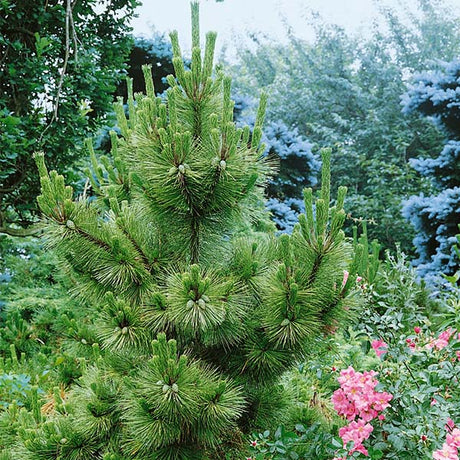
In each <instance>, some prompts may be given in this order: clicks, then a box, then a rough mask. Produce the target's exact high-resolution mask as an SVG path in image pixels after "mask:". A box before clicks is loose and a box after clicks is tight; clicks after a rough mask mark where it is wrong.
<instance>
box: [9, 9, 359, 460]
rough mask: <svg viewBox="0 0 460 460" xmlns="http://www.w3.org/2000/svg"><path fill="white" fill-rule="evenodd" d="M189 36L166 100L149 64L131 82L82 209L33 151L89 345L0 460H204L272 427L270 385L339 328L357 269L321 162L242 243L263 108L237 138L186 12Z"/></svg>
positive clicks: (256, 179) (258, 162) (252, 211)
mask: <svg viewBox="0 0 460 460" xmlns="http://www.w3.org/2000/svg"><path fill="white" fill-rule="evenodd" d="M192 34H193V40H192V45H193V49H192V60H191V68H190V70H186V69H185V68H184V61H183V58H182V55H181V51H180V48H179V43H178V37H177V33H176V32H173V33H172V34H171V41H172V46H173V52H174V58H173V63H174V69H175V74H176V78H174V77H168V83H169V85H170V88H169V89H168V91H167V100H166V101H164V100H162V99H161V98H157V97H156V96H155V89H154V87H153V83H152V75H151V69H150V68H149V67H144V69H143V70H144V75H145V83H146V93H147V94H145V95H144V94H136V95H135V96H133V94H132V89H131V88H132V82H131V81H130V80H128V94H129V100H128V105H129V117H128V118H126V117H125V112H124V110H123V106H122V102H123V101H121V100H119V101H118V102H117V103H116V104H115V110H116V113H117V115H118V125H119V127H120V129H121V133H122V135H121V137H117V136H116V135H114V134H113V135H112V154H111V158H108V157H103V158H98V157H97V155H96V153H95V152H94V151H91V157H92V160H93V171H92V174H91V177H90V179H91V182H92V184H93V190H94V192H95V193H96V195H97V198H96V199H93V197H90V198H89V197H87V196H82V197H79V198H78V199H76V200H74V199H73V191H72V188H71V187H69V186H66V185H65V184H64V179H63V177H62V176H61V175H59V174H58V173H57V172H56V171H51V172H50V173H49V172H48V171H47V169H46V166H45V162H44V157H43V154H37V155H36V161H37V164H38V168H39V172H40V178H41V184H42V193H41V195H40V196H39V198H38V202H39V205H40V208H41V209H42V211H43V213H44V215H45V224H46V231H45V234H46V238H47V241H48V244H49V245H50V246H51V247H53V248H54V249H55V250H56V251H57V253H58V254H59V255H60V257H61V260H62V264H63V269H65V270H67V271H68V272H69V273H70V274H71V276H72V277H73V278H74V279H75V280H78V283H79V284H78V287H77V289H76V291H75V294H76V296H77V297H79V298H80V299H85V300H86V301H88V302H90V303H91V304H92V305H94V308H95V309H96V310H98V311H99V313H98V322H97V324H96V330H97V336H98V343H97V344H96V343H95V344H94V345H93V348H94V355H95V360H94V362H93V363H92V364H91V365H89V366H88V369H87V371H86V372H85V374H84V376H83V377H82V379H81V382H80V385H79V387H78V388H76V389H74V390H73V394H72V396H71V397H70V399H69V400H68V401H67V400H66V401H64V400H62V399H60V398H59V394H57V395H56V402H55V415H54V416H53V417H48V418H46V419H45V417H44V415H43V414H40V413H39V411H35V422H34V423H35V424H34V425H33V426H30V425H29V426H28V430H22V431H21V432H20V440H19V441H18V443H17V445H16V446H15V447H14V448H13V449H12V451H11V452H12V454H11V456H12V457H11V458H21V459H25V460H26V459H33V460H38V459H41V460H45V459H46V460H47V459H72V460H80V459H81V460H83V459H85V460H88V459H90V458H91V459H104V460H122V459H168V460H169V459H188V460H190V459H195V458H196V459H201V458H216V457H215V456H216V454H215V452H216V449H217V448H218V445H219V444H220V442H221V441H222V439H228V438H229V437H230V438H232V437H233V438H234V439H237V438H238V433H239V432H240V433H241V432H243V433H244V432H248V431H249V430H251V429H252V428H254V427H267V426H273V425H274V424H276V423H277V421H278V418H279V415H280V413H282V411H283V409H284V408H285V406H286V403H287V401H286V399H287V398H286V394H285V393H284V390H283V387H282V386H281V385H279V378H280V376H281V375H282V374H283V373H284V372H285V371H286V370H288V369H289V368H291V366H292V365H294V364H295V363H296V362H299V361H300V360H302V359H305V358H307V357H308V356H309V354H310V353H311V350H312V347H313V345H314V343H315V342H317V341H321V338H322V337H323V336H324V335H325V334H328V333H329V332H330V331H331V329H333V328H335V327H336V326H337V325H339V324H340V321H342V320H343V318H344V317H346V316H348V315H350V314H351V312H350V310H349V309H350V307H351V306H353V305H354V303H355V300H354V295H353V293H354V292H355V289H354V286H355V281H354V277H353V276H348V272H349V273H350V274H352V275H354V274H356V273H357V271H358V267H359V266H360V261H359V260H358V258H357V257H356V256H353V249H352V244H351V243H348V242H347V241H346V239H345V236H344V233H343V231H342V230H341V228H342V225H343V222H344V219H345V212H344V210H343V204H344V198H345V194H346V189H345V188H344V187H341V188H339V191H338V195H337V198H336V199H335V204H334V205H333V206H332V207H330V202H331V196H330V151H327V150H326V151H323V153H322V161H323V170H322V189H321V191H320V196H319V197H317V198H315V197H314V196H313V192H312V190H311V189H306V190H305V192H304V201H305V213H304V214H301V215H300V216H299V223H298V224H297V225H296V227H295V229H294V231H293V233H292V234H291V235H287V234H283V235H281V236H279V237H276V236H275V235H274V233H273V232H272V233H268V234H263V233H261V232H256V231H249V230H248V228H249V227H250V222H252V221H253V220H254V219H256V218H257V216H258V214H259V213H260V206H259V205H258V203H259V202H260V201H261V200H262V199H263V191H264V186H265V184H266V181H267V178H268V177H269V175H270V174H271V168H270V165H269V164H268V163H267V160H266V159H265V157H264V155H263V151H264V146H263V145H261V144H260V141H261V137H262V123H263V118H264V110H265V106H266V103H267V97H266V96H265V95H262V97H261V102H260V106H259V109H258V113H257V117H256V122H255V125H254V129H253V130H252V132H251V130H250V129H249V128H248V127H245V128H237V127H236V125H235V123H234V121H233V102H232V101H231V99H230V89H231V81H230V78H228V77H225V76H223V75H222V74H221V73H219V72H215V73H213V54H214V44H215V39H216V34H215V33H208V34H207V36H206V47H205V51H204V55H202V53H201V51H200V35H199V23H198V4H197V3H192ZM89 148H90V150H91V146H90V144H89ZM356 253H357V254H362V253H363V248H362V247H361V249H360V250H359V251H356ZM37 412H38V413H37ZM213 452H214V454H213ZM213 455H214V456H213ZM6 458H7V457H6Z"/></svg>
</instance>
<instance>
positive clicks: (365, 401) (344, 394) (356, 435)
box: [332, 366, 393, 458]
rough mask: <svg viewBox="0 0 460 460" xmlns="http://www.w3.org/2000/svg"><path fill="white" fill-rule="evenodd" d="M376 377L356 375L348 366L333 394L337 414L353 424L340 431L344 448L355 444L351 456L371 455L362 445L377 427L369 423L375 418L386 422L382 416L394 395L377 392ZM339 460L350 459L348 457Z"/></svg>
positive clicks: (373, 373)
mask: <svg viewBox="0 0 460 460" xmlns="http://www.w3.org/2000/svg"><path fill="white" fill-rule="evenodd" d="M376 375H377V373H376V372H374V371H369V372H363V373H361V372H357V371H355V370H354V369H353V367H351V366H349V367H348V369H345V370H343V371H341V372H340V377H339V378H338V379H337V380H338V382H339V383H340V388H339V389H338V390H336V391H334V394H333V395H332V402H333V403H334V408H335V410H336V411H337V413H338V414H339V415H341V416H343V417H345V418H346V419H347V420H349V421H350V420H351V422H350V423H349V424H348V425H346V426H344V427H342V428H340V430H339V436H340V437H341V438H342V441H343V446H344V448H347V446H348V445H349V443H352V448H351V449H350V450H348V452H347V453H348V454H349V455H351V454H353V452H361V453H362V454H364V455H366V456H368V455H369V452H368V450H367V449H366V448H365V447H364V445H363V441H365V440H366V439H368V438H369V436H370V434H371V433H372V431H373V430H374V427H373V426H372V425H371V424H370V423H369V422H370V421H372V420H373V419H374V418H376V417H378V418H379V420H384V419H385V417H384V415H383V414H381V412H382V411H383V410H385V409H386V408H387V407H388V406H389V405H390V404H389V402H390V401H391V399H392V398H393V395H391V394H390V393H386V392H379V391H376V390H375V388H376V386H377V385H378V383H379V382H378V381H377V379H375V378H374V377H375V376H376ZM340 458H347V454H345V456H343V457H340Z"/></svg>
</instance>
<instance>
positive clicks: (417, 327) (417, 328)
mask: <svg viewBox="0 0 460 460" xmlns="http://www.w3.org/2000/svg"><path fill="white" fill-rule="evenodd" d="M420 331H421V329H420V327H419V326H415V327H414V332H415V333H416V334H420Z"/></svg>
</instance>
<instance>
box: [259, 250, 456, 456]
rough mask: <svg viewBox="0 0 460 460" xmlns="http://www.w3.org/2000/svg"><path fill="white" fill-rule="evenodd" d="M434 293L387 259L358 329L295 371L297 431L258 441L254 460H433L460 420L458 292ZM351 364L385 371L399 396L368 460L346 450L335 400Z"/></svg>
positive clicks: (400, 262)
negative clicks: (381, 345) (376, 343)
mask: <svg viewBox="0 0 460 460" xmlns="http://www.w3.org/2000/svg"><path fill="white" fill-rule="evenodd" d="M366 281H367V282H368V280H366ZM430 294H431V293H430V292H429V291H428V290H427V289H426V288H425V287H424V286H423V285H420V284H418V283H417V281H416V274H415V271H414V269H413V268H411V267H410V266H409V264H408V263H407V260H406V259H405V256H404V255H403V254H401V253H400V252H399V253H398V254H397V255H396V257H393V256H390V255H387V257H386V259H385V260H384V261H383V262H381V264H380V268H379V271H378V273H377V275H376V276H375V278H374V282H373V283H372V284H371V285H370V284H367V285H366V287H365V289H364V290H363V295H364V296H365V297H366V298H367V302H366V304H367V305H366V308H365V314H364V315H361V317H360V318H359V320H358V321H357V322H356V323H355V325H354V326H353V327H350V328H348V329H346V330H345V331H343V333H339V334H337V335H336V336H335V337H334V336H332V337H330V338H329V340H327V341H325V342H324V343H323V344H322V351H321V349H319V350H317V353H316V356H315V358H313V359H312V360H308V361H306V362H305V364H303V365H302V366H300V367H299V369H298V370H297V371H292V372H291V373H290V375H289V379H288V380H287V385H288V387H289V388H290V391H291V392H292V394H294V395H295V398H296V410H294V411H293V412H292V416H291V417H292V418H291V420H290V422H289V424H288V425H286V426H289V427H290V428H291V430H292V431H288V430H286V431H285V430H279V431H278V432H277V433H275V435H272V434H271V433H269V432H268V431H267V432H265V433H263V434H259V435H255V436H253V438H252V441H257V443H256V444H255V445H254V444H252V447H251V452H252V456H253V457H254V458H256V459H290V458H301V459H303V458H305V459H310V458H317V459H320V460H323V459H324V460H326V459H330V458H332V457H338V458H342V457H344V456H345V458H372V459H379V458H389V459H392V458H394V459H410V458H414V456H415V457H416V458H420V459H429V458H433V452H434V451H435V450H437V449H440V448H441V446H442V444H443V443H444V442H445V440H446V435H447V434H448V433H449V431H451V430H452V429H453V428H454V427H456V426H457V425H458V420H459V417H460V414H459V412H458V401H459V399H460V393H459V392H458V385H456V384H455V383H454V384H452V383H453V382H456V379H458V371H459V360H458V350H459V349H460V344H459V341H458V336H457V332H456V331H458V329H457V326H458V324H457V323H458V321H457V319H458V318H457V316H456V312H458V308H459V306H458V299H459V296H458V289H457V290H455V287H454V289H453V290H446V291H444V292H442V293H441V294H442V295H441V296H440V298H438V300H433V299H430ZM454 328H455V329H454ZM377 339H379V340H383V341H384V342H385V344H386V352H385V353H384V354H383V355H382V356H381V357H380V358H378V357H377V356H376V354H375V351H374V350H373V349H372V347H371V342H372V341H373V340H377ZM349 366H352V367H353V368H354V369H360V370H375V371H377V372H378V381H379V382H380V383H379V387H378V388H379V391H382V390H384V391H386V392H389V393H391V394H392V395H393V399H392V400H391V402H390V407H389V408H388V409H386V410H385V412H384V418H382V419H381V420H377V419H374V420H372V421H371V424H372V425H373V431H372V433H371V435H370V438H369V439H368V440H367V441H365V442H364V446H365V447H366V448H367V449H368V451H369V456H368V457H365V456H364V455H362V454H360V453H359V452H355V453H354V454H353V455H350V454H349V453H348V452H349V450H350V448H351V447H352V446H348V448H347V449H344V447H343V442H342V440H341V439H340V438H339V437H338V436H337V430H338V428H339V427H340V426H342V425H344V424H345V423H346V421H345V420H340V419H339V418H338V417H337V415H335V414H334V412H333V409H332V404H331V400H330V397H331V395H332V392H333V391H334V390H336V389H337V387H338V384H337V377H338V376H339V374H338V371H339V370H340V369H346V368H347V367H349ZM299 422H300V423H299ZM294 426H295V429H293V427H294ZM282 433H285V434H284V435H281V434H282Z"/></svg>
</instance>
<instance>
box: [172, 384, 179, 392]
mask: <svg viewBox="0 0 460 460" xmlns="http://www.w3.org/2000/svg"><path fill="white" fill-rule="evenodd" d="M171 389H172V391H174V393H178V392H179V387H178V386H177V383H173V384H172V387H171Z"/></svg>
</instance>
